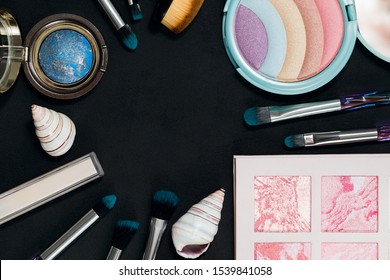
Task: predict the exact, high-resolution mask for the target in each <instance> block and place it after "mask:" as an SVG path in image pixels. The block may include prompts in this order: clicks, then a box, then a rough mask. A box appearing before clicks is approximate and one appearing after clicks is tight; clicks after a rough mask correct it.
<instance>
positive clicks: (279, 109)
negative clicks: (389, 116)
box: [244, 91, 390, 126]
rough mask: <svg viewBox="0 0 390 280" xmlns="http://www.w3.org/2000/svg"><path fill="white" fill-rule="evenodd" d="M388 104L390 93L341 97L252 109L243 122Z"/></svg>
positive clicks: (265, 122) (381, 92)
mask: <svg viewBox="0 0 390 280" xmlns="http://www.w3.org/2000/svg"><path fill="white" fill-rule="evenodd" d="M389 103H390V91H375V92H371V93H366V94H355V95H347V96H341V97H339V98H338V99H332V100H327V101H318V102H311V103H303V104H295V105H284V106H268V107H252V108H249V109H247V110H246V111H245V113H244V120H245V122H246V123H247V124H248V125H250V126H257V125H264V124H267V123H272V122H277V121H283V120H288V119H294V118H300V117H306V116H311V115H317V114H322V113H329V112H336V111H350V110H356V109H362V108H366V107H373V106H378V105H383V104H389Z"/></svg>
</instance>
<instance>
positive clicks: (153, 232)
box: [142, 217, 168, 260]
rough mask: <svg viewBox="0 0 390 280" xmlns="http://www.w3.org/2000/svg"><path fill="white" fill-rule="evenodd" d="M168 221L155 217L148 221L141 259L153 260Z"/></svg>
mask: <svg viewBox="0 0 390 280" xmlns="http://www.w3.org/2000/svg"><path fill="white" fill-rule="evenodd" d="M167 224H168V222H167V221H166V220H161V219H158V218H155V217H152V218H151V221H150V233H149V238H148V242H147V244H146V248H145V252H144V255H143V257H142V259H143V260H154V259H155V258H156V255H157V250H158V247H159V245H160V241H161V237H162V235H163V233H164V231H165V228H166V227H167Z"/></svg>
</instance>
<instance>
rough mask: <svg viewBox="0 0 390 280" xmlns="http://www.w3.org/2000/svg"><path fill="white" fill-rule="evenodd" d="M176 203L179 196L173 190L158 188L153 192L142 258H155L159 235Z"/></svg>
mask: <svg viewBox="0 0 390 280" xmlns="http://www.w3.org/2000/svg"><path fill="white" fill-rule="evenodd" d="M178 203H179V198H178V197H177V195H176V194H175V193H174V192H171V191H166V190H160V191H157V192H156V193H155V194H154V196H153V202H152V212H151V216H152V217H151V220H150V232H149V238H148V241H147V243H146V248H145V252H144V255H143V257H142V259H143V260H154V259H155V258H156V254H157V250H158V247H159V245H160V241H161V237H162V236H163V234H164V231H165V228H166V227H167V224H168V220H170V219H171V217H172V214H173V212H174V211H175V210H176V207H177V204H178Z"/></svg>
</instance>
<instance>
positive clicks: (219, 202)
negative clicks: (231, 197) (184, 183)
mask: <svg viewBox="0 0 390 280" xmlns="http://www.w3.org/2000/svg"><path fill="white" fill-rule="evenodd" d="M224 197H225V190H224V189H219V190H217V191H215V192H214V193H212V194H210V195H209V196H207V197H206V198H204V199H202V200H201V201H200V202H199V203H197V204H195V205H193V206H192V207H191V208H190V209H189V210H188V211H187V213H185V214H184V215H183V216H181V217H180V218H179V219H178V220H177V222H176V223H175V224H174V225H173V226H172V240H173V244H174V246H175V249H176V252H177V254H179V255H180V256H182V257H184V258H188V259H195V258H197V257H199V256H200V255H202V254H203V253H204V252H206V250H207V249H208V248H209V246H210V243H211V242H212V241H213V240H214V236H215V235H216V234H217V232H218V224H219V221H220V220H221V211H222V206H223V201H224Z"/></svg>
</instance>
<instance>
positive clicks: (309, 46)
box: [294, 0, 324, 80]
mask: <svg viewBox="0 0 390 280" xmlns="http://www.w3.org/2000/svg"><path fill="white" fill-rule="evenodd" d="M294 2H295V4H296V5H297V7H298V9H299V11H300V13H301V15H302V18H303V22H304V24H305V29H306V54H305V60H304V63H303V65H302V69H301V71H300V73H299V76H298V79H299V80H302V79H306V78H308V77H311V76H313V75H315V74H317V73H318V72H319V70H320V67H321V61H322V56H323V52H324V30H323V27H322V21H321V15H320V13H319V11H318V8H317V5H316V3H315V2H314V0H294Z"/></svg>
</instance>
